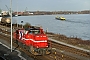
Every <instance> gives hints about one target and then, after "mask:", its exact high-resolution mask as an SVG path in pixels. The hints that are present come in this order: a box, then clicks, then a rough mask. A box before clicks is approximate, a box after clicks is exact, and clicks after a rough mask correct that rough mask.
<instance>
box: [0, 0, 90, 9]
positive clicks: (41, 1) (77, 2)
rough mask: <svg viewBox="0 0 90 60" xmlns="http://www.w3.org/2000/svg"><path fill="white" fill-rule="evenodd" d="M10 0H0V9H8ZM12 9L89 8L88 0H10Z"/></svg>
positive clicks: (89, 2) (89, 1) (89, 0)
mask: <svg viewBox="0 0 90 60" xmlns="http://www.w3.org/2000/svg"><path fill="white" fill-rule="evenodd" d="M10 1H11V0H0V9H2V10H8V9H7V8H6V5H7V6H8V8H10ZM12 10H13V11H17V10H18V11H25V10H26V11H82V10H90V0H12Z"/></svg>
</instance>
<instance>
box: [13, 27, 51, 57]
mask: <svg viewBox="0 0 90 60" xmlns="http://www.w3.org/2000/svg"><path fill="white" fill-rule="evenodd" d="M13 37H14V39H15V41H16V42H17V44H18V45H20V46H22V47H23V48H26V49H27V50H28V51H29V52H30V53H32V54H34V55H46V54H50V53H51V47H50V44H49V43H48V37H47V36H46V34H45V33H44V31H43V29H42V28H40V27H31V28H27V29H18V30H16V31H15V32H14V34H13Z"/></svg>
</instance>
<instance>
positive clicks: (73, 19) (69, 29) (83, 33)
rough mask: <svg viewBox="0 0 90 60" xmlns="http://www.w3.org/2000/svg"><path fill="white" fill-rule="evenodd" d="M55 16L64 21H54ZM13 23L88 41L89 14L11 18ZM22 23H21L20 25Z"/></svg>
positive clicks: (89, 34) (89, 36)
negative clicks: (33, 26) (40, 27)
mask: <svg viewBox="0 0 90 60" xmlns="http://www.w3.org/2000/svg"><path fill="white" fill-rule="evenodd" d="M56 16H64V17H65V18H66V21H61V20H56V19H55V17H56ZM13 20H14V22H17V23H18V24H23V25H24V24H25V23H26V22H28V23H30V24H31V25H35V26H37V25H39V26H42V27H43V29H44V31H46V29H48V32H53V33H60V34H63V35H66V36H67V37H70V36H74V37H78V38H81V39H83V40H90V14H71V15H34V16H19V17H13ZM21 21H23V23H21Z"/></svg>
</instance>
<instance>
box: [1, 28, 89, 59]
mask: <svg viewBox="0 0 90 60" xmlns="http://www.w3.org/2000/svg"><path fill="white" fill-rule="evenodd" d="M0 31H2V33H3V35H2V34H0V35H1V36H0V38H3V39H4V40H6V41H7V42H8V43H10V35H8V36H7V35H5V34H10V32H8V31H6V30H2V29H0ZM7 38H8V39H7ZM13 41H14V40H13ZM49 42H51V46H52V54H50V55H46V56H33V55H32V54H31V53H29V52H28V51H27V50H25V49H24V48H22V47H20V46H19V47H18V48H17V49H19V50H21V51H24V52H25V53H26V54H28V55H29V56H30V57H33V58H35V59H36V60H81V59H82V60H84V59H88V60H89V59H90V55H89V54H88V53H87V52H84V51H81V50H78V49H75V48H71V47H68V46H65V45H62V44H58V43H55V42H53V41H49ZM13 46H17V45H16V44H15V42H13ZM67 52H68V53H67ZM66 53H67V54H66ZM69 53H72V54H71V55H73V56H71V55H69ZM75 55H77V56H80V57H82V58H80V57H79V58H77V56H75ZM41 57H42V58H41ZM83 57H84V58H83Z"/></svg>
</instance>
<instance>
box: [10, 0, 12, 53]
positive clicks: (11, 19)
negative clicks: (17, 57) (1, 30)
mask: <svg viewBox="0 0 90 60" xmlns="http://www.w3.org/2000/svg"><path fill="white" fill-rule="evenodd" d="M10 12H11V13H10V15H11V52H12V0H10Z"/></svg>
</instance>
